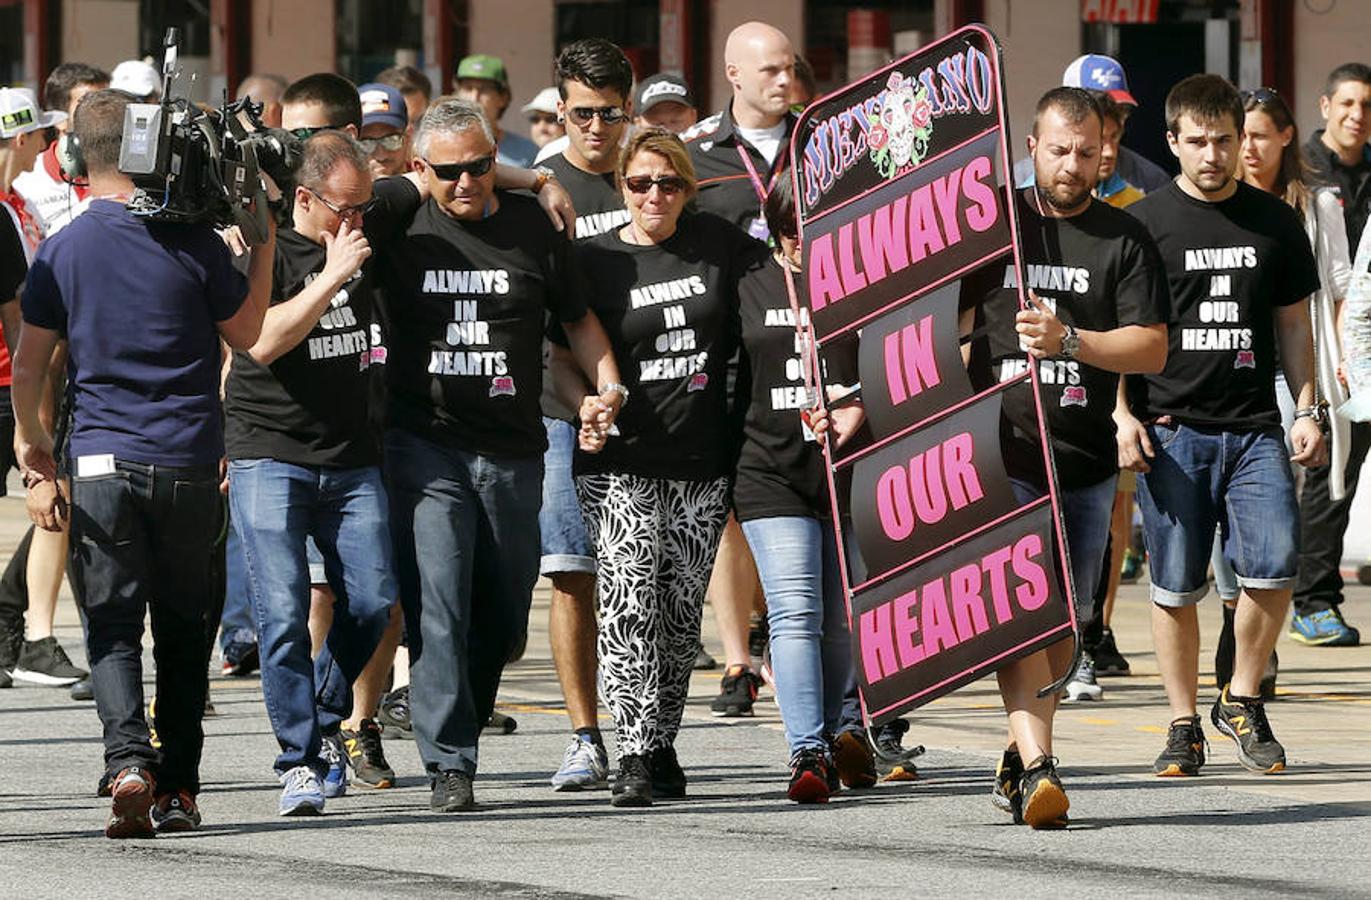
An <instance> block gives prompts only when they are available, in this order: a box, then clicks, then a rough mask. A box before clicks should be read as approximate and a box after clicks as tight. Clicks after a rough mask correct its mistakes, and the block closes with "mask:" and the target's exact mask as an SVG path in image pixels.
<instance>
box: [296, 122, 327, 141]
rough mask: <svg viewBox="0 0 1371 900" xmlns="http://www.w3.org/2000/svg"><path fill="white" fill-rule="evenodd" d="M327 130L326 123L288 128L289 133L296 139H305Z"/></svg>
mask: <svg viewBox="0 0 1371 900" xmlns="http://www.w3.org/2000/svg"><path fill="white" fill-rule="evenodd" d="M328 130H329V126H328V125H320V126H318V127H317V128H292V129H291V130H290V135H291V137H293V138H295V139H296V140H297V141H307V140H309V139H310V138H312V137H314V136H315V135H316V134H318V133H319V132H321V131H328Z"/></svg>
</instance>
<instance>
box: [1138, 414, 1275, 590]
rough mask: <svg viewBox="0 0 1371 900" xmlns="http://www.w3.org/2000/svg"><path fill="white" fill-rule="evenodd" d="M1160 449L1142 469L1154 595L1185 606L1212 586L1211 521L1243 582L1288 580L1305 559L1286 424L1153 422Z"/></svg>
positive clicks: (1269, 585)
mask: <svg viewBox="0 0 1371 900" xmlns="http://www.w3.org/2000/svg"><path fill="white" fill-rule="evenodd" d="M1148 431H1149V433H1150V436H1151V438H1152V446H1153V448H1154V449H1155V451H1156V454H1157V455H1156V457H1155V458H1154V459H1153V460H1152V464H1151V465H1152V471H1150V472H1148V473H1147V474H1146V475H1140V476H1139V477H1138V508H1139V509H1140V510H1141V511H1142V516H1143V536H1144V537H1145V538H1146V541H1147V554H1148V557H1149V563H1148V569H1149V572H1150V574H1151V577H1152V602H1153V603H1156V604H1157V605H1159V606H1169V607H1180V606H1188V605H1190V604H1193V603H1198V602H1199V601H1200V599H1201V598H1203V597H1204V595H1205V594H1206V593H1208V591H1209V585H1208V584H1207V579H1206V575H1207V570H1208V567H1209V559H1210V556H1211V552H1212V548H1213V535H1214V529H1215V527H1218V528H1219V529H1220V531H1221V536H1222V540H1223V555H1224V557H1225V558H1226V559H1227V560H1228V561H1229V562H1231V563H1232V565H1233V569H1234V571H1235V572H1236V573H1237V576H1238V585H1239V586H1240V587H1245V588H1259V589H1274V590H1280V589H1285V588H1290V587H1292V586H1293V585H1294V583H1295V574H1296V569H1297V566H1298V561H1299V510H1298V509H1297V508H1296V505H1295V482H1294V479H1293V477H1292V475H1291V473H1290V458H1289V455H1288V453H1287V450H1286V446H1285V439H1284V437H1283V436H1282V434H1281V431H1280V428H1279V427H1278V426H1276V425H1270V426H1267V427H1264V428H1256V429H1253V430H1251V431H1220V430H1216V429H1199V428H1193V427H1191V426H1189V425H1184V424H1176V425H1159V424H1153V425H1149V426H1148Z"/></svg>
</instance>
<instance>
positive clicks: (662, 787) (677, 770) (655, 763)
mask: <svg viewBox="0 0 1371 900" xmlns="http://www.w3.org/2000/svg"><path fill="white" fill-rule="evenodd" d="M647 769H648V774H649V776H650V778H651V781H652V796H653V797H655V798H659V799H662V800H684V799H685V795H686V773H685V770H684V769H682V768H681V762H680V760H678V759H677V758H676V748H675V747H671V746H666V747H658V748H657V749H656V750H653V751H652V752H651V753H649V754H648V757H647Z"/></svg>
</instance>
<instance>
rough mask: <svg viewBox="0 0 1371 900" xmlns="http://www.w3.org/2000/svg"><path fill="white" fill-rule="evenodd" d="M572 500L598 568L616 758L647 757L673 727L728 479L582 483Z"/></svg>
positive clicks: (605, 689)
mask: <svg viewBox="0 0 1371 900" xmlns="http://www.w3.org/2000/svg"><path fill="white" fill-rule="evenodd" d="M576 492H577V494H579V496H580V500H581V509H582V510H583V511H584V513H585V520H586V529H587V531H589V532H590V539H591V541H592V542H593V543H594V545H595V559H596V561H597V564H598V568H599V573H598V578H597V581H596V601H597V606H598V609H599V614H600V636H599V647H598V649H599V656H600V690H601V693H602V694H603V696H604V701H605V705H607V706H608V707H609V711H610V714H611V715H613V716H614V728H615V741H616V743H617V745H618V752H619V755H620V756H621V757H622V756H626V755H629V754H647V753H650V752H652V751H653V750H657V749H660V748H662V747H669V746H671V745H672V744H673V743H674V742H675V740H676V732H677V731H679V730H680V727H681V716H682V714H683V713H684V712H685V702H686V694H687V692H688V691H689V689H690V671H691V667H692V666H693V665H694V663H695V642H696V640H697V639H698V638H699V636H700V610H701V608H702V607H703V606H704V600H705V589H706V588H708V587H709V575H710V571H711V570H712V569H713V567H714V553H715V551H716V550H717V549H718V546H719V536H720V535H721V534H722V533H723V527H724V520H725V519H726V518H727V517H728V479H727V478H720V479H717V480H714V481H670V480H667V479H663V478H642V477H640V476H637V475H617V474H615V475H582V476H580V477H578V478H577V479H576Z"/></svg>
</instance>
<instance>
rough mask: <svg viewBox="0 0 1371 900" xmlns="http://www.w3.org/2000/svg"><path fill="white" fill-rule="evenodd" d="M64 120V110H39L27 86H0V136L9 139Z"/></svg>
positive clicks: (49, 126) (65, 115) (35, 98)
mask: <svg viewBox="0 0 1371 900" xmlns="http://www.w3.org/2000/svg"><path fill="white" fill-rule="evenodd" d="M66 120H67V114H66V113H64V112H58V111H56V110H51V109H49V110H43V111H39V109H38V98H37V97H35V96H34V95H33V91H31V90H29V89H28V88H0V138H4V139H5V140H9V139H10V138H12V137H14V136H15V135H17V134H27V133H28V132H30V131H39V130H41V129H44V128H51V127H52V126H54V125H57V124H59V123H61V122H65V121H66Z"/></svg>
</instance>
